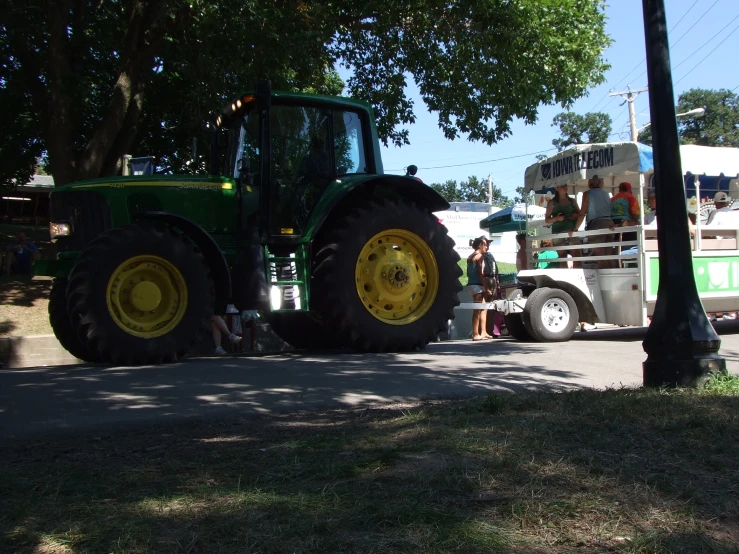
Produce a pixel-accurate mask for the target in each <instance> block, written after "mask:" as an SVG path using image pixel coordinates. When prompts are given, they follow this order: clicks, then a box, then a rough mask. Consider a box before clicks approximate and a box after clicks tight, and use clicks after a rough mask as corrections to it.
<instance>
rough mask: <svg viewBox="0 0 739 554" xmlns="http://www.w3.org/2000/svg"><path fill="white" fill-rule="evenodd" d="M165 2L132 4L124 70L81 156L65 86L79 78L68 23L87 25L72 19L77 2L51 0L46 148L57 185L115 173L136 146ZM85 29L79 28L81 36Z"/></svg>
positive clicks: (141, 0) (48, 6)
mask: <svg viewBox="0 0 739 554" xmlns="http://www.w3.org/2000/svg"><path fill="white" fill-rule="evenodd" d="M162 4H164V3H160V2H157V1H155V0H151V1H150V0H137V1H135V2H134V3H133V6H132V7H131V15H130V19H129V24H128V30H127V33H126V37H125V39H124V41H123V45H122V49H121V58H120V59H121V70H120V72H119V74H118V77H117V79H116V84H115V87H114V90H113V94H112V97H111V101H110V104H109V105H108V109H107V110H106V112H105V114H104V115H103V117H102V119H101V120H100V122H99V123H98V125H97V126H96V127H95V129H94V130H93V131H92V133H91V134H90V135H89V136H90V138H89V139H88V141H87V143H86V144H85V145H84V149H83V150H82V151H81V152H79V153H76V152H75V143H74V139H73V137H74V134H73V133H74V131H73V129H74V122H73V118H72V110H73V105H72V101H71V98H70V96H69V94H67V92H66V90H67V89H66V86H65V85H66V83H67V82H68V81H69V80H70V79H74V78H75V75H74V73H75V72H74V69H73V68H72V67H71V66H70V44H69V42H70V41H69V32H68V29H69V25H75V24H76V25H83V24H84V23H82V19H83V18H81V17H75V18H72V0H48V2H47V10H48V12H47V13H48V14H49V82H48V87H49V110H48V111H49V116H48V126H47V133H46V135H47V138H46V145H47V151H48V154H49V161H50V165H51V169H52V175H53V176H54V184H55V185H56V186H62V185H66V184H69V183H71V182H73V181H77V180H86V179H95V178H98V177H101V176H109V175H113V174H115V172H116V169H117V168H118V166H119V162H120V159H121V157H122V156H123V155H124V154H125V153H126V152H127V151H128V150H129V148H130V147H131V144H132V142H133V140H134V138H135V136H136V131H137V126H138V122H139V118H140V115H141V110H142V105H143V97H144V87H145V82H146V79H147V77H148V75H149V72H150V71H151V67H152V62H153V59H154V52H155V51H156V48H157V46H158V44H159V40H160V39H159V38H157V39H155V40H152V39H151V35H152V34H153V33H152V28H153V27H154V25H155V23H156V21H157V20H158V14H159V13H160V10H161V9H162V8H163V6H162ZM78 9H81V8H79V6H78V7H77V8H76V9H75V11H76V10H78ZM75 15H76V16H77V15H79V14H78V13H75ZM82 31H83V30H82V29H76V32H77V33H80V32H82ZM76 58H79V56H77V57H76ZM78 61H79V60H78Z"/></svg>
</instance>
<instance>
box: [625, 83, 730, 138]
mask: <svg viewBox="0 0 739 554" xmlns="http://www.w3.org/2000/svg"><path fill="white" fill-rule="evenodd" d="M696 108H703V109H704V110H706V112H705V114H704V115H703V116H702V117H695V116H690V117H680V118H678V120H677V125H678V134H679V135H680V143H681V144H697V145H699V146H731V147H734V148H739V94H734V93H733V92H732V91H730V90H727V89H720V90H709V89H700V88H696V89H690V90H689V91H687V92H684V93H682V94H681V95H680V96H679V97H678V99H677V106H676V108H675V110H676V113H687V112H689V111H690V110H694V109H696ZM639 142H641V143H644V144H650V145H651V144H652V128H651V126H650V127H647V128H646V129H645V130H644V131H642V132H641V133H639Z"/></svg>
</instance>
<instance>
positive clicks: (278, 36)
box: [0, 0, 609, 184]
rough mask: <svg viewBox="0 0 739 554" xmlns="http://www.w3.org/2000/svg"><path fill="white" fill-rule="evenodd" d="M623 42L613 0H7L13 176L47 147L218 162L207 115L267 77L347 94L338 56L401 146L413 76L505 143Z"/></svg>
mask: <svg viewBox="0 0 739 554" xmlns="http://www.w3.org/2000/svg"><path fill="white" fill-rule="evenodd" d="M608 44H609V39H608V37H607V36H606V34H605V14H604V3H603V0H550V1H548V2H541V1H540V0H453V1H452V2H449V1H448V0H444V1H442V0H417V1H414V2H395V1H394V0H377V1H375V2H373V3H371V4H367V3H366V2H357V1H356V0H338V1H336V2H330V3H320V2H311V3H308V2H304V0H287V1H285V2H278V3H275V2H273V1H268V0H220V1H219V2H211V1H209V0H94V1H93V0H27V1H25V2H16V1H13V0H0V102H1V103H2V105H3V108H4V109H3V115H2V117H3V120H2V122H3V123H4V125H3V128H4V129H6V130H7V129H11V130H12V132H11V133H8V134H6V135H5V136H4V137H3V138H2V139H0V146H1V147H2V152H1V153H0V163H1V164H2V166H0V182H8V181H9V180H13V179H21V180H22V179H23V176H24V175H28V174H30V172H32V169H33V165H35V161H36V158H37V157H38V156H40V155H41V154H42V153H46V154H47V155H48V160H49V167H50V171H51V173H52V174H53V175H54V179H55V182H56V183H57V184H66V183H68V182H70V181H73V180H78V179H86V178H94V177H98V176H105V175H111V174H114V173H115V172H116V171H118V170H119V167H120V159H121V157H122V155H123V154H125V153H134V154H151V155H154V156H156V157H157V159H158V164H159V166H160V167H161V168H162V169H164V170H168V171H190V172H198V171H203V169H204V168H205V159H206V157H207V148H206V143H205V141H206V139H207V133H206V131H205V130H204V125H205V123H206V122H208V121H210V120H212V119H213V115H212V114H215V113H218V112H219V111H220V108H221V107H222V106H223V105H225V104H226V103H227V102H229V101H230V100H231V99H232V98H234V97H236V96H238V95H240V94H242V93H243V92H244V91H246V90H250V89H251V88H252V87H253V83H254V80H255V79H257V78H260V79H271V80H272V81H273V88H275V89H282V90H285V89H287V90H302V91H314V92H320V93H325V94H337V93H338V92H339V91H340V90H341V89H342V86H343V83H341V81H340V80H339V78H338V76H337V74H336V73H335V71H334V69H333V68H334V67H336V66H338V65H342V66H345V67H347V68H349V70H350V71H351V76H350V77H349V79H348V82H347V83H346V91H345V92H346V93H347V94H348V95H349V96H353V97H356V98H361V99H364V100H367V101H369V102H370V103H371V104H372V105H373V107H374V108H375V112H376V116H377V120H378V121H377V124H378V130H379V133H380V136H381V138H382V140H383V141H385V143H386V144H387V143H394V144H403V143H405V142H407V132H408V131H407V128H405V126H406V125H407V124H410V123H412V122H413V121H414V120H415V116H414V109H417V107H416V106H414V105H413V102H412V100H411V99H410V98H409V97H408V96H407V93H406V85H407V84H408V80H410V79H412V80H413V81H414V82H415V83H416V84H417V85H418V89H419V91H420V94H421V97H422V99H423V102H424V104H425V108H426V109H428V110H430V111H432V112H434V113H436V114H437V115H438V122H439V126H440V127H441V128H442V129H443V131H444V134H445V135H446V137H447V138H456V137H459V136H460V135H462V134H466V135H467V136H468V137H469V139H470V140H481V141H484V142H486V143H488V144H492V143H494V142H496V141H498V140H500V139H501V138H504V137H506V136H508V134H509V133H510V123H511V122H512V121H513V120H514V119H516V118H520V119H523V120H524V121H526V122H527V123H534V122H535V121H536V118H537V110H538V107H539V106H540V105H542V104H560V105H562V106H563V107H568V106H569V105H571V103H572V102H573V101H574V99H576V98H578V97H580V96H582V95H584V94H585V92H586V90H587V89H588V87H591V86H593V85H596V84H599V83H601V82H602V81H603V72H604V70H605V69H606V68H607V65H606V64H605V62H604V60H603V57H602V54H603V51H604V49H605V47H606V46H607V45H608ZM193 137H196V138H199V139H200V144H201V145H202V146H201V147H200V148H198V149H197V156H195V155H194V153H193V140H192V139H193ZM196 145H197V143H196Z"/></svg>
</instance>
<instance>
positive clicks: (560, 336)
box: [522, 287, 580, 342]
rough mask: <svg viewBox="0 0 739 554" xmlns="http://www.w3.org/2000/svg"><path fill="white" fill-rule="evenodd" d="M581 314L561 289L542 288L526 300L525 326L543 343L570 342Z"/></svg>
mask: <svg viewBox="0 0 739 554" xmlns="http://www.w3.org/2000/svg"><path fill="white" fill-rule="evenodd" d="M579 318H580V314H579V312H578V310H577V304H575V301H574V300H573V299H572V297H571V296H570V295H569V294H567V293H566V292H565V291H563V290H561V289H553V288H548V287H544V288H540V289H536V290H535V291H534V292H532V293H531V294H530V295H529V297H528V298H527V299H526V306H525V307H524V310H523V318H522V319H523V324H524V326H525V327H526V330H527V331H528V332H529V334H530V335H531V336H532V337H533V338H534V339H535V340H538V341H541V342H562V341H567V340H570V338H571V337H572V335H573V333H574V332H575V328H576V327H577V322H578V320H579Z"/></svg>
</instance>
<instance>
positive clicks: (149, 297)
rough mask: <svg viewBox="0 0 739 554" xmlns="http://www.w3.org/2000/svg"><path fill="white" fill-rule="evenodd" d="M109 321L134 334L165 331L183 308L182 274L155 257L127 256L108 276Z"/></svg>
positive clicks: (154, 334)
mask: <svg viewBox="0 0 739 554" xmlns="http://www.w3.org/2000/svg"><path fill="white" fill-rule="evenodd" d="M106 299H107V303H108V311H109V312H110V315H111V317H112V318H113V321H115V322H116V324H117V325H118V326H119V327H120V328H121V329H123V330H124V331H126V332H127V333H129V334H131V335H134V336H136V337H142V338H154V337H159V336H161V335H164V334H166V333H169V332H170V331H171V330H172V329H174V328H175V327H176V326H177V324H178V323H179V322H180V321H181V320H182V317H183V316H184V315H185V310H186V309H187V286H186V285H185V280H184V279H183V278H182V274H181V273H180V272H179V270H178V269H177V268H176V267H175V266H174V265H172V264H171V263H170V262H168V261H167V260H165V259H164V258H161V257H159V256H150V255H146V256H135V257H133V258H129V259H128V260H126V261H125V262H123V263H122V264H121V265H119V266H118V267H117V268H116V270H115V271H114V272H113V274H112V275H111V277H110V279H109V280H108V287H107V291H106Z"/></svg>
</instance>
